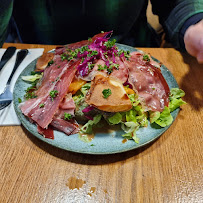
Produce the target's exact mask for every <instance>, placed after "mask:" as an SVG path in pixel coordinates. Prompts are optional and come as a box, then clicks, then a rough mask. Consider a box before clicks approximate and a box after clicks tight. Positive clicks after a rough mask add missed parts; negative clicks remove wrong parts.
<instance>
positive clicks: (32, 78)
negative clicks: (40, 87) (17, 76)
mask: <svg viewBox="0 0 203 203" xmlns="http://www.w3.org/2000/svg"><path fill="white" fill-rule="evenodd" d="M42 75H43V73H41V74H35V75H27V76H21V78H22V79H23V80H24V81H28V82H34V81H35V80H38V79H40V78H41V77H42Z"/></svg>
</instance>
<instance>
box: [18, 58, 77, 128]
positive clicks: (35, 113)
mask: <svg viewBox="0 0 203 203" xmlns="http://www.w3.org/2000/svg"><path fill="white" fill-rule="evenodd" d="M79 62H80V61H77V62H73V64H71V65H70V64H69V67H67V68H66V70H64V72H63V74H62V75H61V77H60V78H59V79H58V80H57V81H54V83H53V84H50V83H49V81H50V79H49V78H48V77H45V78H44V80H48V83H49V85H45V84H47V82H45V81H42V84H44V83H45V84H44V85H43V86H41V87H42V88H43V89H44V90H43V91H42V90H41V89H39V93H38V91H37V93H36V94H37V96H38V97H37V98H35V99H30V100H28V101H26V102H25V103H24V104H22V106H21V107H20V108H21V110H22V112H23V113H24V114H25V115H26V116H28V117H29V118H31V119H32V120H34V121H35V122H36V123H37V124H38V125H39V126H40V127H42V128H47V127H48V125H49V124H50V123H51V121H52V118H53V116H54V114H55V113H56V112H57V110H58V108H59V105H60V103H61V101H62V100H63V98H64V97H65V95H66V94H67V91H68V87H69V85H70V83H71V81H72V80H73V78H74V76H75V72H76V70H77V69H76V67H77V65H78V63H79ZM49 68H51V67H49ZM49 68H48V69H49ZM53 70H54V68H53ZM52 74H54V72H52ZM45 86H46V88H45ZM51 91H55V95H54V98H53V97H51V96H50V92H51ZM42 92H44V94H42ZM40 104H43V108H40Z"/></svg>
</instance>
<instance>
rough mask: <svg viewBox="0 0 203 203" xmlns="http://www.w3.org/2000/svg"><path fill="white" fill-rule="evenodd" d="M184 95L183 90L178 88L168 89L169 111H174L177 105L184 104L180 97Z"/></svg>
mask: <svg viewBox="0 0 203 203" xmlns="http://www.w3.org/2000/svg"><path fill="white" fill-rule="evenodd" d="M183 96H185V92H184V91H183V90H181V89H179V88H172V89H171V91H170V96H169V99H170V102H169V109H170V112H172V111H174V110H175V109H177V108H178V107H180V106H181V105H183V104H186V102H184V101H183V100H182V99H181V97H183Z"/></svg>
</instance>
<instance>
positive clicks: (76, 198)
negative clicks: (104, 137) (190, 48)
mask: <svg viewBox="0 0 203 203" xmlns="http://www.w3.org/2000/svg"><path fill="white" fill-rule="evenodd" d="M10 45H15V46H17V48H39V47H44V48H45V51H48V50H50V49H53V48H55V46H47V45H46V46H45V45H28V44H4V48H6V47H8V46H10ZM141 49H142V50H144V51H146V52H149V53H151V55H152V56H154V57H155V58H157V59H159V60H160V61H161V62H162V63H163V64H165V65H166V67H167V68H168V69H169V70H170V71H171V72H172V74H173V75H174V76H175V78H176V80H177V82H178V84H179V86H180V88H182V89H183V90H184V91H185V92H186V96H185V97H184V100H185V101H186V102H187V105H184V106H183V107H182V110H181V111H180V113H179V115H178V117H177V119H176V120H175V122H174V123H173V124H172V126H171V127H170V128H169V129H168V130H167V131H166V132H165V133H164V134H163V135H162V136H161V137H160V138H159V139H158V140H156V141H155V142H153V143H151V144H149V145H148V146H145V147H143V148H140V149H137V150H132V151H129V152H125V153H121V154H115V155H102V156H100V155H95V156H94V155H85V154H78V153H73V152H68V151H64V150H61V149H57V148H55V147H52V146H50V145H48V144H46V143H44V142H42V141H41V140H38V139H37V138H36V137H34V136H33V135H32V134H30V133H29V132H28V131H27V130H26V129H25V128H24V127H23V126H8V127H0V202H1V203H2V202H3V203H4V202H9V203H10V202H23V203H24V202H37V203H38V202H43V203H44V202H53V203H55V202H60V203H61V202H62V203H63V202H68V203H69V202H74V203H75V202H94V203H96V202H117V203H128V202H150V203H151V202H156V203H157V202H167V203H168V202H203V153H202V144H203V124H202V123H203V122H202V118H203V65H199V64H198V63H197V62H196V60H195V59H194V58H192V57H190V56H189V55H188V54H181V53H180V52H178V51H176V50H175V49H172V48H168V49H167V48H165V49H163V48H141Z"/></svg>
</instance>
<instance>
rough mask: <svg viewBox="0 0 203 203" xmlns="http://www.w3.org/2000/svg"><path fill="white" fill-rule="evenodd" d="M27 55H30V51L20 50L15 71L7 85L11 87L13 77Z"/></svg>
mask: <svg viewBox="0 0 203 203" xmlns="http://www.w3.org/2000/svg"><path fill="white" fill-rule="evenodd" d="M27 54H28V50H27V49H22V50H20V51H19V52H18V53H17V57H16V62H15V65H14V68H13V71H12V73H11V75H10V77H9V79H8V81H7V84H6V85H10V83H11V80H12V77H13V75H14V73H15V71H16V70H17V68H18V66H19V65H20V64H21V62H22V61H23V59H24V58H25V57H26V56H27Z"/></svg>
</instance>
